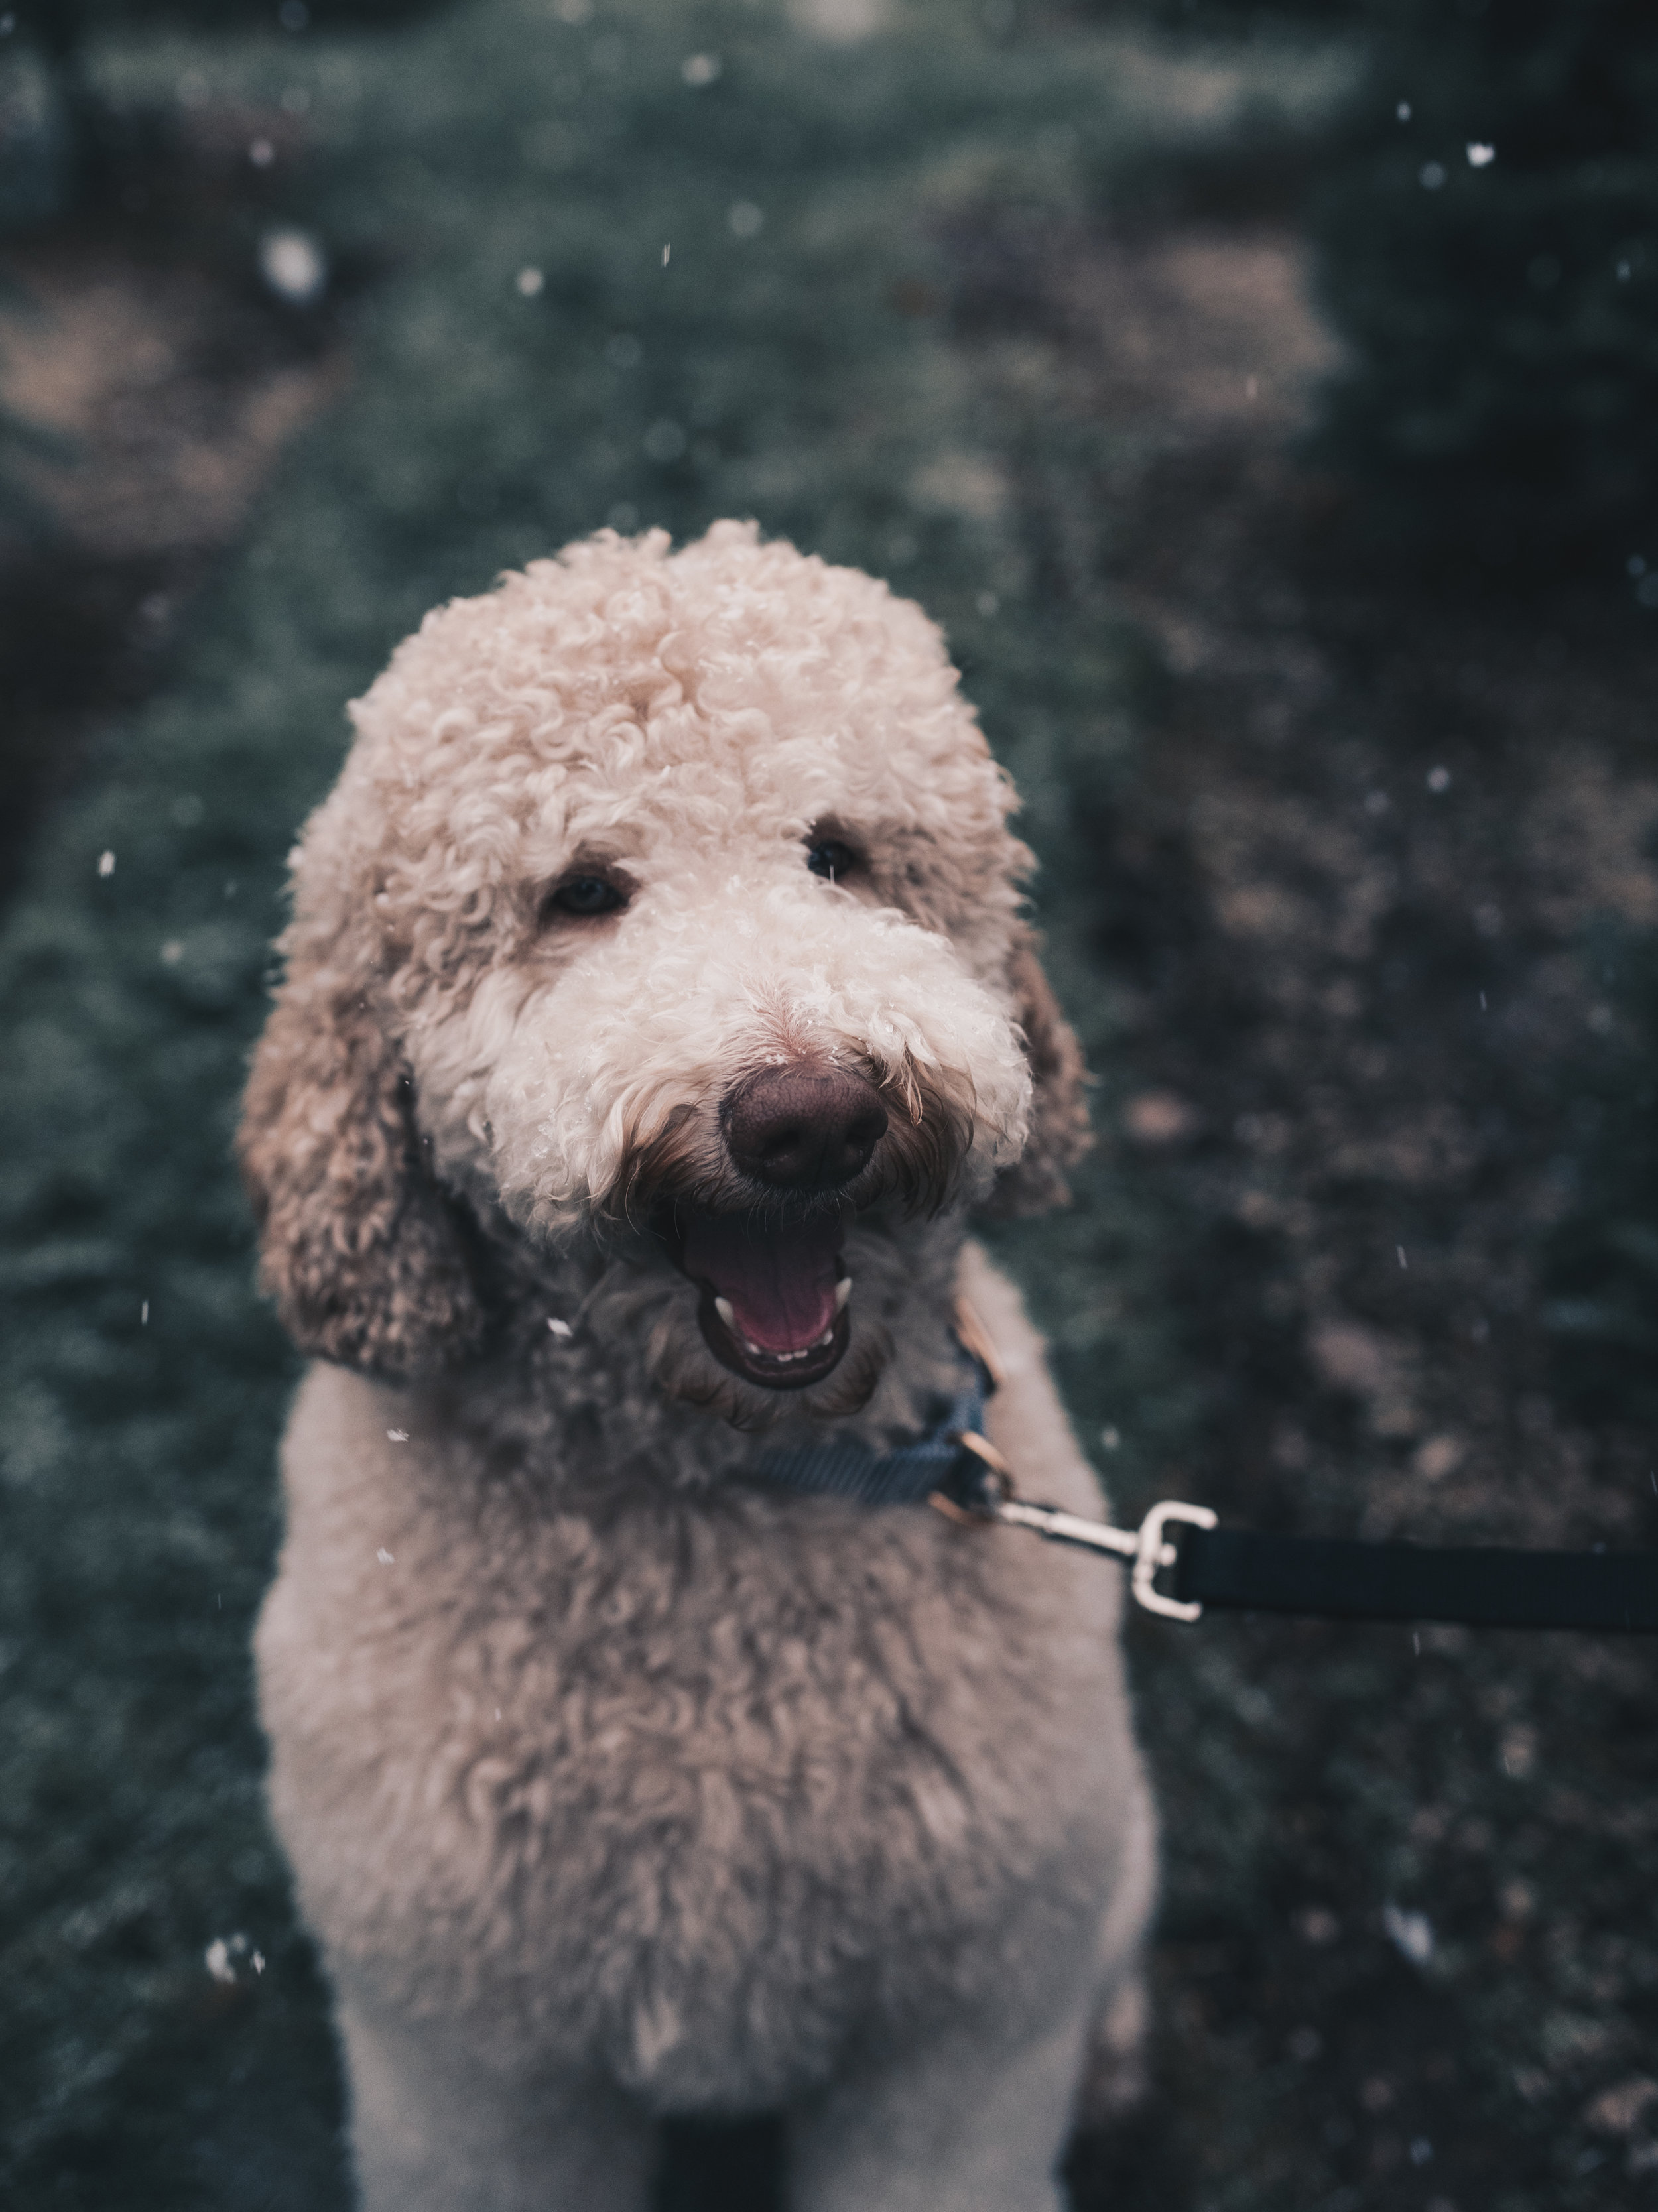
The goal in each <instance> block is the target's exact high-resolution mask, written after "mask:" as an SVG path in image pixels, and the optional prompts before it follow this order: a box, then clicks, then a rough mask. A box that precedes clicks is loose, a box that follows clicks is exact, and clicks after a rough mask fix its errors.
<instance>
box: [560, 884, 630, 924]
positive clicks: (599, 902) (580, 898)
mask: <svg viewBox="0 0 1658 2212" xmlns="http://www.w3.org/2000/svg"><path fill="white" fill-rule="evenodd" d="M626 904H627V899H626V897H625V895H624V893H622V892H621V891H619V890H618V889H617V888H616V886H615V884H613V883H612V882H611V881H610V880H609V878H607V877H605V876H572V877H571V878H570V880H569V881H568V883H563V884H559V886H558V890H556V891H549V892H548V894H547V896H546V899H545V900H544V901H543V902H542V907H541V915H542V919H543V920H544V921H551V919H552V916H553V915H558V914H575V915H594V914H614V913H615V912H616V909H617V908H619V907H624V906H625V905H626Z"/></svg>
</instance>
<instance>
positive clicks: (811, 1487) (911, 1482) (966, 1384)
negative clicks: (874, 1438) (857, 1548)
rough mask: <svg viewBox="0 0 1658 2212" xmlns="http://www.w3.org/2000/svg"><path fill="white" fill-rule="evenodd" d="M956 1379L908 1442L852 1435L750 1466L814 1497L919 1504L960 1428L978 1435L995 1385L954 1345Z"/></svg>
mask: <svg viewBox="0 0 1658 2212" xmlns="http://www.w3.org/2000/svg"><path fill="white" fill-rule="evenodd" d="M957 1350H958V1352H960V1358H961V1369H962V1373H961V1384H960V1389H958V1390H957V1391H956V1394H955V1395H954V1397H953V1398H952V1399H951V1401H950V1404H949V1409H948V1412H947V1413H942V1415H941V1416H940V1417H939V1419H937V1420H936V1421H935V1422H934V1423H933V1425H932V1426H931V1427H930V1428H928V1429H923V1431H922V1432H921V1434H920V1435H919V1436H918V1437H916V1438H915V1439H914V1441H913V1442H912V1443H907V1444H900V1445H899V1447H898V1449H896V1450H895V1451H889V1452H876V1451H872V1450H871V1449H870V1448H869V1445H868V1444H865V1443H858V1442H857V1441H856V1438H854V1437H838V1438H837V1439H836V1440H835V1441H834V1442H833V1443H825V1444H812V1445H808V1446H805V1447H803V1448H802V1449H800V1450H797V1451H772V1452H766V1453H765V1455H763V1456H762V1457H761V1459H760V1460H759V1463H758V1465H757V1466H756V1468H755V1470H754V1471H755V1473H756V1474H759V1475H762V1476H764V1478H765V1480H766V1481H768V1482H775V1483H778V1484H781V1486H783V1489H785V1490H795V1491H800V1492H804V1493H805V1494H807V1495H808V1496H810V1497H814V1498H856V1500H857V1502H858V1503H859V1504H861V1505H918V1504H921V1502H922V1501H923V1499H924V1498H929V1497H930V1496H931V1494H932V1492H934V1491H935V1490H938V1489H941V1488H942V1487H943V1486H945V1485H946V1483H947V1482H948V1478H949V1477H950V1475H951V1474H954V1472H955V1471H956V1469H957V1467H958V1464H959V1462H960V1459H961V1456H962V1447H961V1445H960V1442H959V1441H958V1439H959V1438H960V1436H961V1434H962V1433H963V1431H972V1432H974V1433H976V1434H980V1435H982V1434H983V1432H984V1401H985V1400H986V1399H987V1398H988V1397H989V1395H990V1394H991V1391H992V1390H993V1389H995V1387H996V1386H995V1384H994V1383H993V1382H992V1381H991V1376H990V1373H989V1370H987V1369H986V1368H985V1367H984V1364H983V1363H982V1362H981V1361H980V1360H978V1358H975V1357H974V1355H973V1354H972V1352H969V1351H968V1350H967V1349H966V1346H965V1345H960V1344H959V1345H958V1346H957Z"/></svg>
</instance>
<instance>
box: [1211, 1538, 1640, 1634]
mask: <svg viewBox="0 0 1658 2212" xmlns="http://www.w3.org/2000/svg"><path fill="white" fill-rule="evenodd" d="M1172 1580H1173V1589H1174V1594H1175V1596H1176V1597H1177V1598H1178V1599H1180V1600H1182V1601H1185V1602H1186V1603H1188V1604H1192V1603H1195V1604H1198V1605H1202V1606H1214V1607H1217V1608H1219V1609H1221V1610H1223V1611H1234V1612H1236V1611H1243V1610H1247V1611H1249V1612H1252V1613H1319V1614H1322V1615H1323V1616H1324V1617H1325V1618H1326V1619H1327V1620H1460V1621H1465V1622H1466V1623H1467V1624H1468V1625H1469V1626H1472V1627H1476V1628H1599V1629H1611V1630H1613V1631H1627V1632H1633V1633H1637V1634H1644V1635H1651V1634H1654V1633H1655V1632H1658V1553H1652V1552H1623V1553H1616V1552H1611V1553H1608V1552H1511V1551H1498V1550H1495V1549H1489V1548H1484V1547H1478V1546H1469V1547H1467V1548H1466V1549H1460V1548H1459V1549H1457V1550H1455V1551H1445V1550H1436V1549H1434V1548H1432V1547H1429V1546H1428V1545H1426V1544H1358V1543H1346V1542H1338V1541H1331V1540H1329V1539H1326V1538H1320V1537H1313V1536H1263V1535H1258V1534H1255V1533H1254V1532H1253V1531H1252V1530H1249V1529H1246V1528H1192V1529H1191V1530H1189V1531H1188V1533H1187V1534H1186V1538H1185V1540H1184V1541H1183V1542H1182V1543H1181V1545H1180V1547H1179V1559H1177V1560H1176V1561H1175V1562H1174V1571H1173V1577H1172Z"/></svg>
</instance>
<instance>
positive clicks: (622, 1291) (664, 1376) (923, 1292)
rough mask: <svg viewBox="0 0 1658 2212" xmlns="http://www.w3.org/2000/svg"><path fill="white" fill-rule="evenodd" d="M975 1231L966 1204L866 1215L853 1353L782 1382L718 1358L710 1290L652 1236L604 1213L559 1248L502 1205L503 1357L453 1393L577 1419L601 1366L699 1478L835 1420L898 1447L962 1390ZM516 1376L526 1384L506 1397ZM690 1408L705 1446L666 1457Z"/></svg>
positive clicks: (456, 1380) (512, 1413)
mask: <svg viewBox="0 0 1658 2212" xmlns="http://www.w3.org/2000/svg"><path fill="white" fill-rule="evenodd" d="M965 1233H966V1217H965V1213H964V1211H963V1210H962V1209H961V1208H960V1207H959V1206H956V1207H949V1208H947V1209H945V1210H944V1211H942V1212H938V1213H932V1214H926V1215H920V1216H917V1214H915V1213H913V1212H911V1211H909V1210H908V1209H907V1208H906V1207H905V1206H903V1205H902V1204H901V1203H899V1201H897V1200H887V1201H886V1202H884V1203H881V1204H877V1205H875V1206H870V1207H869V1208H867V1209H866V1210H865V1211H864V1212H862V1213H859V1214H857V1215H856V1216H855V1217H853V1218H851V1219H850V1221H849V1222H848V1225H847V1231H846V1241H845V1243H844V1246H843V1248H842V1256H843V1261H844V1267H845V1269H846V1272H847V1273H849V1274H850V1277H851V1279H852V1285H853V1287H852V1292H851V1296H850V1301H849V1304H848V1309H847V1315H848V1322H849V1328H848V1340H847V1346H846V1350H845V1352H844V1353H843V1355H842V1357H841V1358H839V1359H838V1361H837V1362H836V1364H835V1365H834V1366H833V1368H832V1369H831V1370H830V1371H829V1373H828V1374H827V1375H826V1376H823V1378H822V1379H821V1380H820V1382H817V1383H810V1384H808V1385H807V1386H805V1387H804V1388H802V1389H766V1388H765V1386H764V1385H763V1384H759V1383H750V1382H748V1381H747V1379H745V1378H744V1377H743V1376H740V1375H737V1374H735V1373H734V1372H732V1370H729V1369H728V1368H727V1367H725V1366H723V1365H722V1364H721V1363H720V1361H719V1360H717V1359H716V1358H715V1356H714V1354H713V1352H711V1351H710V1348H709V1346H708V1344H707V1342H706V1340H705V1339H704V1335H703V1333H702V1328H701V1326H700V1323H699V1321H698V1305H699V1302H700V1293H699V1291H698V1285H696V1284H695V1283H694V1282H692V1280H691V1279H690V1278H689V1277H688V1276H686V1275H685V1274H684V1273H682V1272H681V1271H680V1268H679V1267H676V1266H675V1265H674V1261H673V1259H672V1258H671V1256H670V1255H669V1252H668V1250H667V1247H666V1246H665V1244H664V1243H663V1242H662V1240H661V1238H660V1237H657V1236H656V1235H655V1233H653V1232H652V1231H650V1230H649V1229H645V1228H635V1227H628V1226H625V1225H620V1224H619V1223H617V1222H616V1221H615V1220H614V1219H613V1218H610V1217H609V1216H608V1215H606V1214H595V1216H594V1218H593V1220H592V1222H591V1224H590V1225H589V1226H588V1229H587V1230H585V1231H582V1232H581V1233H579V1234H576V1235H566V1236H565V1237H562V1238H561V1239H559V1240H558V1243H556V1244H552V1245H549V1244H546V1243H541V1242H539V1240H537V1239H536V1238H534V1237H531V1236H527V1235H526V1234H525V1232H524V1231H521V1230H520V1229H518V1228H517V1227H516V1226H515V1225H514V1224H513V1223H512V1222H511V1221H509V1219H508V1218H507V1217H506V1216H505V1214H504V1213H503V1212H501V1211H500V1210H499V1209H498V1208H497V1209H495V1210H494V1211H492V1212H491V1213H490V1214H489V1215H488V1216H486V1217H485V1219H484V1220H483V1221H482V1222H481V1223H480V1227H479V1247H480V1249H481V1251H482V1255H483V1256H482V1259H481V1261H480V1266H479V1272H480V1274H481V1275H482V1277H483V1278H484V1279H485V1282H486V1284H487V1285H488V1291H489V1297H490V1301H491V1306H492V1308H493V1310H494V1312H495V1314H496V1316H497V1328H496V1332H495V1334H494V1336H493V1340H492V1342H491V1352H490V1354H489V1356H487V1357H486V1358H485V1359H484V1360H483V1361H481V1362H479V1363H477V1364H476V1366H475V1369H467V1370H461V1371H460V1373H458V1374H455V1375H454V1376H450V1377H449V1378H448V1381H447V1382H446V1383H444V1385H443V1386H442V1387H443V1389H445V1391H446V1393H447V1394H450V1395H457V1396H459V1397H460V1398H462V1399H465V1400H466V1401H468V1402H470V1403H472V1405H473V1406H474V1407H476V1408H477V1409H478V1411H479V1413H484V1412H485V1410H486V1409H488V1408H490V1407H495V1408H496V1409H497V1419H498V1420H499V1421H500V1422H502V1423H504V1424H505V1425H509V1426H513V1427H516V1426H518V1425H520V1424H521V1422H523V1421H525V1420H530V1421H533V1420H534V1419H536V1418H537V1417H536V1415H535V1414H534V1413H533V1412H532V1410H531V1409H532V1408H539V1409H541V1413H542V1414H543V1415H544V1416H546V1417H547V1418H562V1417H563V1415H564V1413H565V1412H567V1411H568V1408H569V1407H570V1403H571V1401H572V1395H575V1396H576V1397H579V1396H580V1395H582V1389H583V1388H584V1387H585V1386H584V1384H583V1383H582V1378H583V1377H590V1376H593V1375H594V1374H595V1373H598V1372H600V1371H602V1372H603V1373H604V1374H606V1375H607V1376H609V1377H611V1382H610V1384H609V1386H608V1394H607V1395H616V1396H619V1398H620V1399H621V1400H622V1401H624V1402H626V1403H627V1404H629V1405H631V1407H632V1409H633V1414H634V1418H635V1419H636V1420H643V1425H644V1426H645V1428H646V1429H648V1430H649V1431H652V1432H655V1431H658V1430H661V1431H662V1433H663V1438H664V1447H665V1462H664V1472H665V1473H666V1474H668V1475H669V1478H670V1479H676V1478H677V1479H678V1480H683V1481H689V1482H691V1483H692V1484H693V1485H695V1484H698V1483H700V1482H702V1481H704V1480H708V1479H710V1474H712V1473H713V1472H714V1471H715V1470H716V1468H718V1467H719V1466H720V1465H721V1464H722V1462H724V1461H726V1460H728V1458H729V1456H730V1446H728V1445H727V1446H722V1445H721V1444H720V1443H719V1442H718V1435H719V1433H720V1432H724V1433H726V1434H728V1435H729V1433H730V1432H731V1431H736V1432H737V1433H738V1434H739V1435H744V1436H747V1435H752V1434H754V1433H756V1432H759V1431H770V1430H776V1429H779V1428H787V1429H791V1430H794V1431H800V1432H802V1433H805V1432H808V1431H815V1430H817V1429H819V1428H820V1426H821V1425H822V1424H824V1423H826V1422H831V1421H833V1422H837V1423H851V1424H852V1425H853V1431H854V1432H856V1433H857V1434H859V1435H861V1436H863V1437H866V1439H867V1440H869V1441H871V1442H877V1441H886V1440H889V1439H891V1438H893V1437H898V1436H899V1435H902V1434H903V1433H904V1432H905V1431H906V1430H910V1429H914V1428H917V1427H920V1426H923V1425H925V1423H926V1420H927V1419H928V1417H929V1410H930V1406H931V1404H932V1402H933V1401H935V1400H936V1397H937V1396H938V1395H939V1393H940V1391H941V1390H942V1391H944V1392H946V1393H948V1391H949V1390H950V1389H952V1388H953V1387H954V1381H955V1373H954V1359H955V1355H954V1350H953V1339H952V1334H951V1324H952V1318H953V1314H954V1291H953V1288H952V1285H953V1283H954V1271H955V1267H956V1261H957V1255H958V1254H959V1253H960V1248H961V1243H962V1239H963V1237H964V1235H965ZM554 1322H557V1323H558V1328H556V1329H555V1328H554V1327H553V1326H552V1324H553V1323H554ZM900 1351H901V1356H900ZM506 1375H511V1376H513V1377H514V1378H515V1381H514V1384H513V1388H512V1389H511V1390H510V1391H503V1377H504V1376H506ZM652 1407H655V1409H656V1410H655V1413H654V1414H653V1413H651V1412H650V1411H649V1409H650V1408H652ZM676 1408H678V1409H680V1412H679V1413H678V1415H677V1417H676V1414H675V1409H676ZM686 1412H690V1413H692V1414H694V1415H696V1416H699V1417H703V1418H700V1419H696V1420H694V1421H693V1423H692V1431H691V1433H692V1436H693V1437H698V1438H699V1439H700V1444H699V1446H698V1447H697V1448H692V1449H689V1450H687V1449H686V1448H685V1442H684V1439H683V1438H682V1437H681V1438H679V1439H678V1440H677V1441H676V1444H675V1448H674V1449H671V1450H667V1449H666V1437H667V1431H669V1430H671V1429H673V1428H674V1425H675V1422H676V1418H677V1421H678V1425H679V1427H680V1429H683V1426H684V1414H685V1413H686ZM859 1416H862V1417H863V1419H855V1417H859Z"/></svg>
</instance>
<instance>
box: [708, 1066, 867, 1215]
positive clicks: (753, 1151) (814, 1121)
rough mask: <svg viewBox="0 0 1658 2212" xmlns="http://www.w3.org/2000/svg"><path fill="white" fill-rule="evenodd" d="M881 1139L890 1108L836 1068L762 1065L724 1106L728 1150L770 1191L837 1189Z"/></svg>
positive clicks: (864, 1162) (862, 1083)
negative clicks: (765, 1184)
mask: <svg viewBox="0 0 1658 2212" xmlns="http://www.w3.org/2000/svg"><path fill="white" fill-rule="evenodd" d="M886 1133H887V1109H886V1108H885V1107H884V1106H883V1105H882V1104H881V1101H880V1099H879V1098H878V1097H876V1096H875V1091H873V1090H872V1089H871V1087H870V1085H869V1084H867V1083H866V1082H865V1081H864V1080H863V1077H862V1076H858V1075H850V1074H848V1073H847V1072H846V1070H845V1069H844V1068H840V1067H823V1066H817V1067H799V1066H795V1067H763V1068H762V1069H761V1070H760V1072H759V1074H758V1075H751V1076H750V1077H749V1078H748V1079H747V1082H745V1083H740V1084H739V1085H737V1087H736V1089H735V1091H733V1092H732V1093H731V1096H730V1097H728V1099H727V1100H726V1102H725V1142H726V1149H727V1151H728V1152H729V1153H730V1155H731V1157H732V1158H733V1159H734V1160H735V1162H736V1164H737V1165H738V1166H739V1167H740V1168H741V1170H742V1171H743V1173H744V1174H745V1175H747V1176H753V1178H754V1180H755V1181H756V1182H764V1183H770V1184H771V1187H772V1188H773V1189H774V1190H797V1191H814V1190H838V1189H839V1188H841V1186H842V1184H843V1183H849V1182H851V1180H852V1178H853V1176H856V1175H857V1174H859V1173H860V1172H861V1171H862V1170H863V1169H864V1168H866V1167H867V1166H868V1165H869V1155H870V1153H871V1152H874V1150H875V1146H877V1145H878V1144H879V1143H880V1142H881V1139H882V1137H884V1136H885V1135H886Z"/></svg>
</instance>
